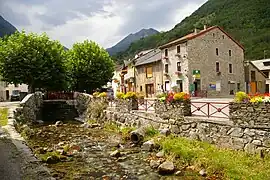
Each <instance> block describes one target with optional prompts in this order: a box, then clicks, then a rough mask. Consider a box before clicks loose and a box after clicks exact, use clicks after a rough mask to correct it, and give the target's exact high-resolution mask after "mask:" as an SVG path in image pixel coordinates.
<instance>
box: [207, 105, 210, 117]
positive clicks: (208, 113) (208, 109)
mask: <svg viewBox="0 0 270 180" xmlns="http://www.w3.org/2000/svg"><path fill="white" fill-rule="evenodd" d="M207 116H208V118H209V117H210V103H209V102H208V103H207Z"/></svg>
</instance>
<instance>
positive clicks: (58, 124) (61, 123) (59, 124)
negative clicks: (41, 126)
mask: <svg viewBox="0 0 270 180" xmlns="http://www.w3.org/2000/svg"><path fill="white" fill-rule="evenodd" d="M63 124H64V123H63V122H62V121H56V123H55V126H56V127H59V126H62V125H63Z"/></svg>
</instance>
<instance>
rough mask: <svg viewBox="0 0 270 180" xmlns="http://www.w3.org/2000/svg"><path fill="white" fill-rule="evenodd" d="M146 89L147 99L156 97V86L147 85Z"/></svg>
mask: <svg viewBox="0 0 270 180" xmlns="http://www.w3.org/2000/svg"><path fill="white" fill-rule="evenodd" d="M145 89H146V97H147V98H149V97H154V94H155V92H154V84H146V85H145Z"/></svg>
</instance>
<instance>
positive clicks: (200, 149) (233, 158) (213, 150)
mask: <svg viewBox="0 0 270 180" xmlns="http://www.w3.org/2000/svg"><path fill="white" fill-rule="evenodd" d="M156 141H157V140H156ZM157 143H158V144H159V145H160V146H161V147H162V149H163V150H164V151H165V152H166V155H167V156H169V157H174V160H175V161H176V162H177V164H180V165H182V166H186V165H187V166H189V165H193V166H195V168H196V169H197V170H200V169H202V168H205V169H207V172H208V174H209V175H211V174H212V175H214V174H217V173H218V174H222V176H223V177H224V179H254V180H255V179H258V180H259V179H270V157H269V156H266V157H265V158H264V159H261V158H260V157H259V156H258V155H250V154H247V153H245V152H243V151H234V150H227V149H219V148H217V147H215V146H214V145H210V144H208V143H204V142H199V141H194V140H189V139H186V138H180V137H173V136H169V137H163V138H161V139H160V140H159V141H157Z"/></svg>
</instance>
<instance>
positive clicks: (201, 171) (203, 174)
mask: <svg viewBox="0 0 270 180" xmlns="http://www.w3.org/2000/svg"><path fill="white" fill-rule="evenodd" d="M199 174H200V175H201V176H204V177H205V176H206V175H207V173H206V170H205V169H202V170H200V172H199Z"/></svg>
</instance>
